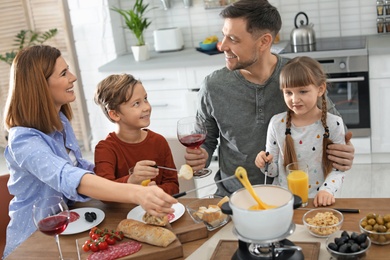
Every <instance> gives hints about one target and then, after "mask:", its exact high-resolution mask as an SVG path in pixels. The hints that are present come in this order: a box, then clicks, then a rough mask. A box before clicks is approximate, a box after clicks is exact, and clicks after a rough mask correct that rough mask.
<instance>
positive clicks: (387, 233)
mask: <svg viewBox="0 0 390 260" xmlns="http://www.w3.org/2000/svg"><path fill="white" fill-rule="evenodd" d="M359 227H360V232H362V233H365V234H367V236H368V237H369V238H370V239H371V241H372V243H373V244H376V245H387V244H390V214H386V215H381V214H376V213H369V214H367V215H366V216H365V217H364V218H362V219H361V220H360V222H359Z"/></svg>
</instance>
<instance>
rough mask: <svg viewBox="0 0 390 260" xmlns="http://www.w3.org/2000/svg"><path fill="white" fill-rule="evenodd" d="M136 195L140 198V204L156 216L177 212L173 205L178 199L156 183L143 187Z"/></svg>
mask: <svg viewBox="0 0 390 260" xmlns="http://www.w3.org/2000/svg"><path fill="white" fill-rule="evenodd" d="M136 196H137V198H138V204H140V205H141V207H142V208H143V209H144V210H145V211H147V212H148V213H150V214H152V215H154V216H158V217H163V216H165V215H167V214H170V213H173V212H175V210H174V209H173V208H172V205H173V204H175V203H177V199H175V198H173V197H172V196H171V195H169V194H167V193H165V192H164V191H163V190H162V189H161V188H159V187H158V186H156V185H152V186H147V187H142V189H141V190H140V191H139V192H137V195H136Z"/></svg>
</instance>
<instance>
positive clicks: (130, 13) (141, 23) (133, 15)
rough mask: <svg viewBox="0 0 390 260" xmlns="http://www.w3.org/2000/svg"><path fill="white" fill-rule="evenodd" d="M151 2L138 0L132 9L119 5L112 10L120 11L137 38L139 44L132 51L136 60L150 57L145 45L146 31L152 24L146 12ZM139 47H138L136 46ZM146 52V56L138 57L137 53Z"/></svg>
mask: <svg viewBox="0 0 390 260" xmlns="http://www.w3.org/2000/svg"><path fill="white" fill-rule="evenodd" d="M148 7H149V4H145V3H144V1H143V0H136V1H135V3H134V6H133V8H132V9H129V10H126V9H121V8H118V7H112V8H111V10H113V11H115V12H117V13H119V14H120V15H121V16H122V17H123V19H124V20H125V23H126V28H127V29H129V30H130V31H131V32H132V33H133V34H134V36H135V38H136V39H137V44H136V45H135V46H132V47H131V48H132V51H133V54H134V58H135V60H136V61H138V60H145V59H148V58H149V52H148V49H147V46H146V45H145V38H144V32H145V30H146V29H147V28H148V27H149V25H150V24H151V21H149V19H148V18H147V17H145V13H146V12H147V11H149V10H151V9H148ZM135 47H138V48H135ZM138 54H140V55H142V54H144V55H146V56H145V57H139V56H138V57H137V55H138Z"/></svg>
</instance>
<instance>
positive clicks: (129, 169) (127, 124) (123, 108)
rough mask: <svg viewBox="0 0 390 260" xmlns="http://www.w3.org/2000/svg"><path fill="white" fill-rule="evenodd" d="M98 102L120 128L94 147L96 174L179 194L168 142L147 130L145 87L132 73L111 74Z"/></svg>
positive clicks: (100, 89)
mask: <svg viewBox="0 0 390 260" xmlns="http://www.w3.org/2000/svg"><path fill="white" fill-rule="evenodd" d="M95 102H96V103H97V104H98V105H100V107H101V109H102V110H103V113H104V114H105V115H106V117H107V118H108V120H110V121H111V122H113V123H115V124H116V125H117V131H115V132H112V133H109V134H108V136H107V137H106V139H105V140H102V141H100V142H99V143H98V144H97V145H96V148H95V172H96V174H98V175H100V176H102V177H105V178H107V179H110V180H115V181H117V182H128V183H133V184H143V181H148V180H150V179H151V180H152V181H151V182H150V183H149V184H148V185H156V184H157V186H159V187H160V188H162V189H163V190H164V191H165V192H167V193H169V194H175V193H178V192H179V181H178V177H177V172H174V171H169V170H161V169H157V168H154V167H152V166H154V165H156V164H157V165H160V166H165V167H169V168H175V169H176V166H175V164H174V162H173V156H172V153H171V149H170V148H169V145H168V142H167V141H166V140H165V138H164V137H163V136H162V135H159V134H157V133H155V132H153V131H151V130H149V129H146V127H148V126H149V124H150V116H151V113H152V107H151V105H150V104H149V102H148V96H147V93H146V91H145V88H144V86H143V85H142V83H141V82H140V81H138V80H136V79H135V78H134V77H133V76H132V75H130V74H121V75H110V76H108V77H107V78H105V79H104V80H102V81H101V82H100V83H99V85H98V87H97V90H96V94H95Z"/></svg>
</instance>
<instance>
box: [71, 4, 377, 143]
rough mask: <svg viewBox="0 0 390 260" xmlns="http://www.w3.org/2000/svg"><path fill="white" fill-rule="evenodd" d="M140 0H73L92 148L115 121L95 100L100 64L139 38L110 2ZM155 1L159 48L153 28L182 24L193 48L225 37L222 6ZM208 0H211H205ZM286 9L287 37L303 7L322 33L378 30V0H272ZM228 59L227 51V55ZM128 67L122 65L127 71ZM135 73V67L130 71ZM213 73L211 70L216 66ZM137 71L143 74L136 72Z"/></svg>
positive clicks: (283, 33)
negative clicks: (125, 26)
mask: <svg viewBox="0 0 390 260" xmlns="http://www.w3.org/2000/svg"><path fill="white" fill-rule="evenodd" d="M134 1H135V0H126V1H125V0H67V1H66V3H67V5H68V7H69V11H70V12H69V15H70V20H71V24H72V28H71V29H72V32H73V37H74V43H75V47H76V52H77V58H78V63H79V64H78V65H79V70H80V71H79V75H80V77H79V84H80V86H82V87H83V90H84V96H85V101H86V104H87V109H88V113H89V120H90V124H91V127H92V133H91V134H92V136H91V140H92V147H91V148H92V149H94V146H93V144H95V143H96V142H97V141H99V140H98V137H97V136H99V135H96V134H95V132H96V131H100V132H102V131H104V132H106V129H107V125H108V124H110V123H109V121H108V120H107V119H106V118H105V117H104V115H103V113H102V112H101V111H100V109H99V107H98V106H97V105H96V104H95V103H94V101H93V95H94V92H95V89H96V85H97V84H98V82H99V81H101V80H102V74H100V73H99V71H98V69H99V67H100V66H102V65H104V64H106V63H107V62H109V61H111V60H113V59H115V58H116V57H117V56H118V55H119V56H120V55H123V54H126V53H129V50H130V45H131V44H132V43H133V42H134V40H133V39H132V36H131V34H130V32H129V31H128V30H124V29H123V28H122V26H121V22H122V21H121V17H120V16H119V15H118V14H116V13H115V12H112V11H110V6H121V7H130V6H131V4H132V3H134ZM145 1H146V2H147V1H149V2H150V5H151V6H156V7H158V8H156V9H153V10H151V11H150V12H149V13H148V15H150V18H151V19H152V24H151V26H150V27H149V28H148V31H147V33H146V40H147V42H148V43H149V45H150V46H151V48H153V44H154V43H153V36H152V35H153V30H155V29H159V28H167V27H174V26H177V27H180V28H181V30H182V32H183V36H184V44H185V47H186V48H193V47H195V46H197V45H198V44H199V41H201V40H203V39H204V38H205V37H207V36H209V35H214V34H215V35H217V36H218V37H221V30H222V24H223V20H222V19H221V18H220V17H219V13H220V11H221V9H220V8H216V9H207V10H206V9H205V7H204V2H203V0H192V1H191V2H192V5H191V6H190V7H188V8H185V6H184V0H166V1H169V4H170V8H169V9H167V10H164V9H163V6H162V3H161V0H145ZM205 1H206V0H205ZM221 1H222V0H221ZM270 2H271V3H272V4H273V5H274V6H276V7H277V8H278V9H279V12H280V13H281V16H282V20H283V26H282V30H281V40H289V37H290V32H291V30H292V29H293V27H294V17H295V15H296V14H297V13H298V12H300V11H303V12H305V13H306V14H307V15H308V17H309V22H310V23H313V24H314V29H315V32H316V37H317V38H323V37H338V36H351V35H371V34H376V33H377V29H376V19H377V14H376V1H374V0H270ZM221 63H222V64H223V57H221ZM122 72H125V71H117V72H115V73H122ZM128 73H131V72H128ZM210 73H211V71H210ZM135 76H137V75H135Z"/></svg>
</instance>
